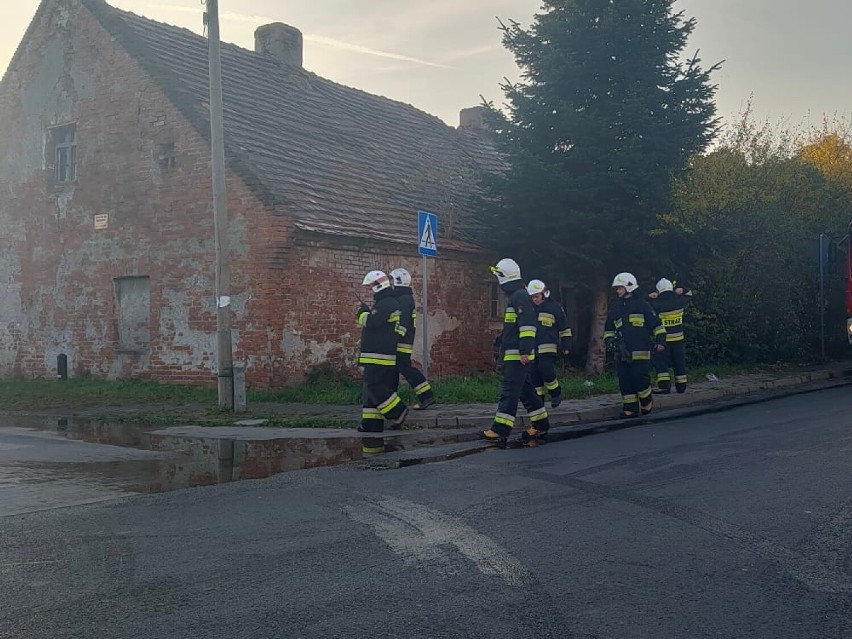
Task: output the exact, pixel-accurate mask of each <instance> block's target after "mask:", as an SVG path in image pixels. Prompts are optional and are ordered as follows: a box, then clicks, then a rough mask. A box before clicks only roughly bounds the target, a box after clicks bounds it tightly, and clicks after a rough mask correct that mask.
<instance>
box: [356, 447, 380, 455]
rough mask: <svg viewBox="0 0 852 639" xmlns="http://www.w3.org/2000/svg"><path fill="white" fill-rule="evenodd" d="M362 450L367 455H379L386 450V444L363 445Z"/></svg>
mask: <svg viewBox="0 0 852 639" xmlns="http://www.w3.org/2000/svg"><path fill="white" fill-rule="evenodd" d="M361 452H362V453H364V454H365V455H378V454H379V453H383V452H385V447H384V446H362V447H361Z"/></svg>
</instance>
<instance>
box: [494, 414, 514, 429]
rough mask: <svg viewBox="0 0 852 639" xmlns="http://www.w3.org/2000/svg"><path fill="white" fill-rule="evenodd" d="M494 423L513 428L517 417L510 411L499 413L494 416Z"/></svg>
mask: <svg viewBox="0 0 852 639" xmlns="http://www.w3.org/2000/svg"><path fill="white" fill-rule="evenodd" d="M494 423H495V424H502V425H503V426H508V427H509V428H512V427H513V426H514V425H515V418H514V417H513V416H512V415H509V414H508V413H497V414H496V415H495V416H494Z"/></svg>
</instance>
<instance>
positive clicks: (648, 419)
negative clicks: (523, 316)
mask: <svg viewBox="0 0 852 639" xmlns="http://www.w3.org/2000/svg"><path fill="white" fill-rule="evenodd" d="M850 377H852V370H847V371H843V373H842V377H841V376H840V375H833V374H829V375H827V376H826V377H825V378H823V379H821V380H816V381H814V380H808V381H805V382H803V383H802V382H800V383H799V384H795V385H794V384H791V383H784V384H780V385H779V386H778V387H777V388H772V387H769V388H761V389H759V390H758V391H753V392H752V394H750V395H739V396H732V395H733V394H731V393H728V394H727V395H729V396H731V398H730V399H728V400H727V401H717V402H715V403H712V404H692V405H687V406H684V407H680V408H670V409H667V410H664V411H663V412H661V413H656V414H652V415H648V416H645V417H637V418H632V419H606V420H601V421H594V422H588V423H584V424H583V425H576V424H575V425H564V424H563V425H557V426H552V427H551V429H550V433H549V437H548V444H552V443H557V442H564V441H568V440H572V439H579V438H581V437H588V436H589V435H597V434H601V433H608V432H614V431H618V430H623V429H627V428H636V427H638V426H646V425H650V424H659V423H664V422H668V421H674V420H678V419H684V418H688V417H697V416H700V415H709V414H713V413H721V412H725V411H729V410H733V409H735V408H739V407H741V406H749V405H755V404H762V403H765V402H770V401H773V400H776V399H783V398H785V397H793V396H795V395H804V394H808V393H814V392H818V391H822V390H828V389H832V388H839V387H843V386H850V385H852V379H850ZM723 396H724V395H723ZM509 448H521V445H520V442H519V441H518V439H517V438H516V439H515V440H512V441H510V444H509ZM491 450H498V449H497V448H496V446H494V445H493V444H490V443H486V442H483V441H482V440H481V439H479V438H478V433H477V439H476V440H473V441H471V442H468V443H466V444H456V445H449V446H443V447H441V448H437V449H432V450H431V451H430V450H428V449H421V450H411V451H401V452H395V453H386V454H384V455H378V456H376V457H375V458H372V459H369V460H362V461H361V462H355V463H356V464H359V465H360V466H363V467H365V468H369V469H376V470H392V469H399V468H408V467H410V466H418V465H421V464H429V463H436V462H445V461H452V460H455V459H460V458H462V457H468V456H470V455H475V454H477V453H481V452H486V451H491Z"/></svg>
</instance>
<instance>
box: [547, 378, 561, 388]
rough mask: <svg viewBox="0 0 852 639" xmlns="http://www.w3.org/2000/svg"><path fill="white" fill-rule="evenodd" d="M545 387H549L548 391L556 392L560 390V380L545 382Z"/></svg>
mask: <svg viewBox="0 0 852 639" xmlns="http://www.w3.org/2000/svg"><path fill="white" fill-rule="evenodd" d="M544 385H545V386H547V390H556V389H557V388H559V380H558V379H554V380H553V381H552V382H545V384H544Z"/></svg>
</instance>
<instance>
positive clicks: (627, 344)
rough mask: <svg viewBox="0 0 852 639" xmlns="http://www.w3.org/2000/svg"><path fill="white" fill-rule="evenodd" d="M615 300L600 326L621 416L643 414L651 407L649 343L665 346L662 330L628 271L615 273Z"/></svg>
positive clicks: (649, 410)
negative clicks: (611, 355) (618, 394)
mask: <svg viewBox="0 0 852 639" xmlns="http://www.w3.org/2000/svg"><path fill="white" fill-rule="evenodd" d="M612 288H614V289H615V294H616V295H617V296H618V300H617V301H616V302H615V304H614V305H613V307H612V308H611V309H610V311H609V316H608V317H607V320H606V325H605V327H604V340H605V341H606V342H607V347H608V348H615V362H616V367H617V370H618V387H619V390H620V391H621V398H622V402H623V408H622V413H621V416H622V417H638V416H639V415H640V414H642V415H647V414H648V413H650V412H651V409H652V408H653V407H654V402H653V397H652V396H651V385H650V382H649V377H648V376H649V372H650V371H649V367H650V363H651V344H652V342H655V346H654V349H655V351H656V352H662V351H663V350H665V348H666V329H665V328H663V324H662V322H660V318H659V317H657V314H656V313H655V312H654V309H653V308H651V305H650V304H648V302H646V301H645V300H644V299H642V298H641V297H639V296H637V295H634V292H635V291H636V289H637V288H638V285H637V284H636V278H635V277H633V275H631V274H630V273H619V274H618V275H616V276H615V279H614V280H613V281H612Z"/></svg>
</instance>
